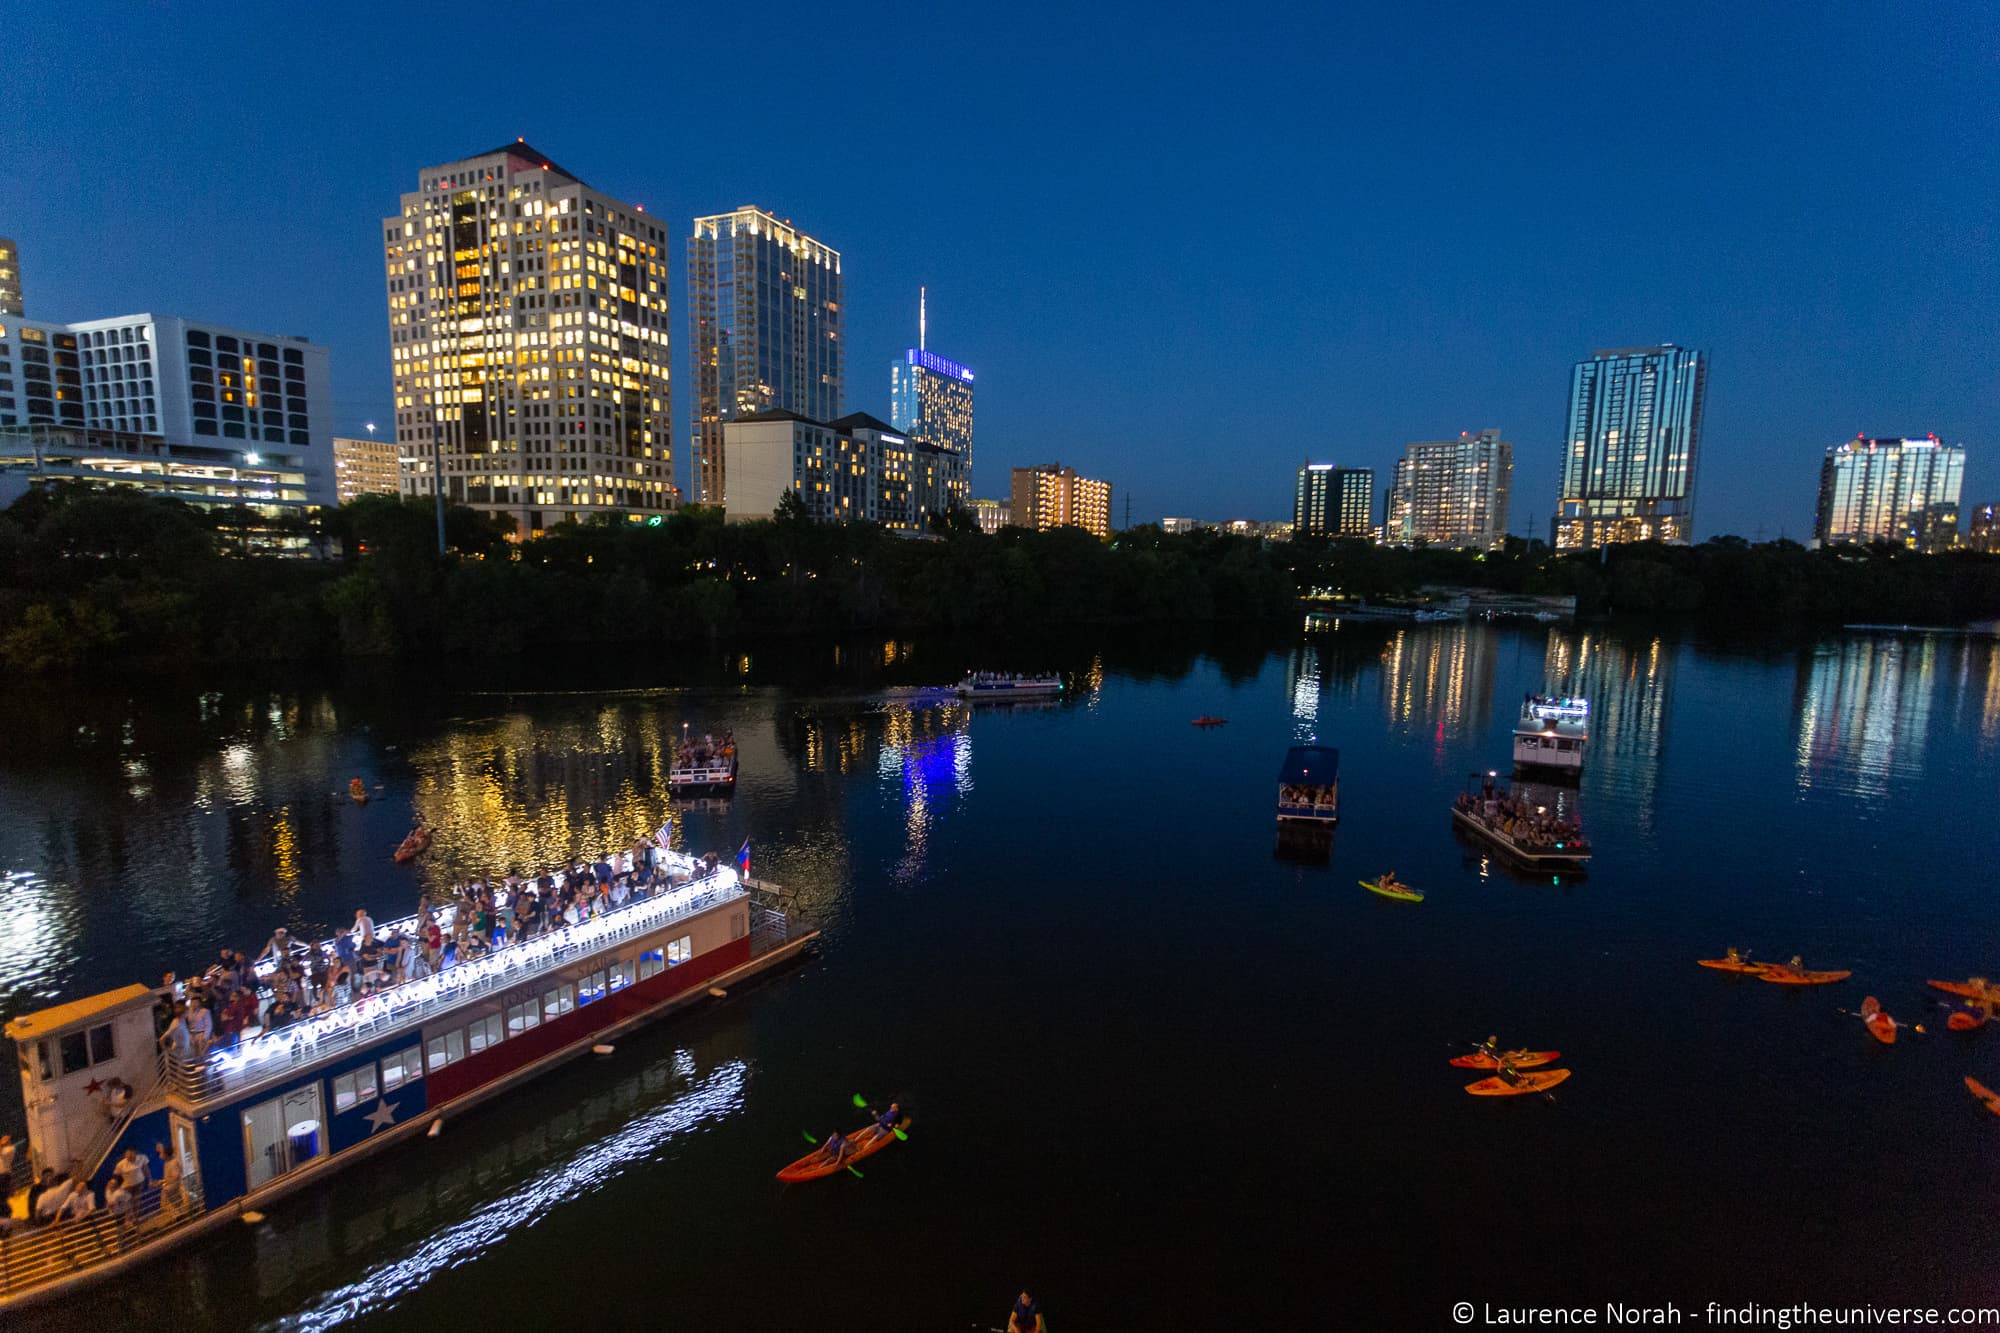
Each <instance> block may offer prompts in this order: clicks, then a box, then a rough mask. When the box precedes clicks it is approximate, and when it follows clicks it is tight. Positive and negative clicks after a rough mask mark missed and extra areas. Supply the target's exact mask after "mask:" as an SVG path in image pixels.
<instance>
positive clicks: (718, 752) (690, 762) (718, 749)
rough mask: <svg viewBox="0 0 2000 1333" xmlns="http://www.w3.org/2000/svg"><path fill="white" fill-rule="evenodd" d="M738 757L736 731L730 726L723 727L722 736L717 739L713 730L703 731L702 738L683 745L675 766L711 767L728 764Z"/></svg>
mask: <svg viewBox="0 0 2000 1333" xmlns="http://www.w3.org/2000/svg"><path fill="white" fill-rule="evenodd" d="M735 757H736V733H735V732H734V731H731V730H730V729H729V728H727V727H724V728H723V729H722V738H721V739H720V740H718V739H716V737H715V734H714V733H713V732H706V731H705V732H703V733H702V736H701V739H700V740H698V741H690V742H688V743H687V744H685V745H683V746H681V748H680V753H679V754H678V755H677V756H676V758H675V763H674V767H676V768H685V767H689V766H692V767H695V768H711V767H714V766H715V765H717V764H727V763H728V762H729V761H730V760H732V759H734V758H735Z"/></svg>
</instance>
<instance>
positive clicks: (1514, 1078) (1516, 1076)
mask: <svg viewBox="0 0 2000 1333" xmlns="http://www.w3.org/2000/svg"><path fill="white" fill-rule="evenodd" d="M1498 1072H1499V1076H1500V1081H1501V1082H1502V1083H1505V1084H1506V1085H1507V1086H1508V1087H1510V1088H1518V1087H1520V1086H1521V1071H1520V1070H1518V1069H1516V1068H1514V1066H1512V1065H1510V1064H1508V1063H1507V1062H1506V1061H1504V1060H1503V1061H1501V1062H1500V1069H1499V1071H1498Z"/></svg>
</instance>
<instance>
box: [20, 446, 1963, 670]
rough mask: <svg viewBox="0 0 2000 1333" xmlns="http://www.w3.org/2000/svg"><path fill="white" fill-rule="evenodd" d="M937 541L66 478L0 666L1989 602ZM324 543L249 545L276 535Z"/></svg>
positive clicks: (1836, 619)
mask: <svg viewBox="0 0 2000 1333" xmlns="http://www.w3.org/2000/svg"><path fill="white" fill-rule="evenodd" d="M932 536H933V540H928V541H913V540H910V539H908V538H903V537H897V536H893V535H891V534H890V533H888V532H886V531H885V530H883V529H881V528H879V527H876V526H874V525H872V524H859V523H857V524H815V523H812V522H810V521H809V520H807V519H805V518H804V517H802V515H801V514H800V513H799V512H797V511H796V510H795V509H788V508H787V507H785V506H782V505H781V506H780V508H779V511H778V513H777V514H776V515H775V516H774V517H773V518H772V519H769V520H765V521H759V522H753V523H728V524H725V523H724V522H723V520H722V516H721V514H719V513H718V512H716V511H714V510H711V509H704V508H701V507H699V506H690V507H687V508H684V509H682V510H680V511H678V512H676V513H674V514H673V515H671V516H668V517H666V518H665V519H664V520H663V521H661V522H660V523H659V525H658V526H652V525H649V524H634V523H629V522H623V521H612V522H605V523H602V524H586V525H581V526H569V527H564V528H561V529H558V530H556V531H555V532H553V533H550V534H549V535H546V536H543V537H540V538H537V539H534V540H532V541H526V542H521V543H515V542H513V541H511V540H509V534H508V532H507V530H506V529H505V527H504V526H502V525H501V524H498V523H495V522H493V521H491V520H489V519H487V518H485V517H484V516H482V515H480V514H478V513H475V512H474V511H472V510H469V509H463V508H457V507H453V508H451V509H448V510H447V513H446V538H447V543H448V545H449V547H450V551H449V554H447V555H444V556H439V555H438V554H437V551H436V520H435V517H434V513H433V510H432V508H431V505H430V503H429V502H428V501H424V500H401V499H398V498H397V497H394V496H365V497H362V498H360V499H357V500H354V501H351V502H349V503H348V504H345V505H342V506H340V507H339V508H337V509H332V510H326V511H323V512H322V513H320V514H318V515H316V516H314V517H313V518H312V519H310V520H289V521H285V522H274V523H268V524H265V523H253V524H252V525H250V526H244V525H243V522H242V519H241V517H240V516H237V515H228V514H219V513H217V512H214V511H209V512H203V511H199V510H196V509H193V508H191V507H189V506H187V505H183V504H181V503H179V502H177V501H173V500H166V499H159V498H155V497H150V496H145V495H140V494H137V493H135V492H127V491H119V490H105V489H91V488H87V487H81V486H62V487H53V488H48V489H38V490H35V491H31V492H29V493H28V494H27V495H25V496H23V497H22V498H21V499H20V500H18V501H16V502H15V503H14V504H13V505H12V506H11V507H9V508H8V509H7V510H5V511H4V512H0V666H4V667H5V668H7V669H8V670H11V671H14V672H16V673H22V674H33V675H40V674H48V673H53V672H61V671H77V670H91V669H97V668H104V667H119V666H139V665H154V664H219V663H239V662H279V661H309V660H310V661H321V660H329V659H341V658H380V657H394V658H403V659H421V658H436V657H442V658H447V659H453V660H457V659H463V658H468V657H494V656H512V655H519V654H524V653H529V652H534V653H557V654H560V653H564V652H582V653H588V652H593V651H600V650H604V649H610V648H617V647H631V646H646V645H667V644H673V643H678V642H685V641H687V640H688V639H689V638H690V637H691V636H699V637H701V638H704V639H706V638H707V637H709V636H713V635H718V634H760V635H802V634H841V633H848V632H852V631H861V630H893V631H898V632H901V631H909V630H940V631H959V630H977V631H981V632H986V633H999V634H1011V633H1030V632H1034V633H1042V632H1046V631H1050V630H1060V629H1064V628H1069V627H1084V626H1116V625H1176V624H1180V625H1200V624H1211V625H1212V624H1216V623H1226V622H1262V623H1280V622H1285V621H1289V620H1292V619H1293V618H1294V617H1296V616H1297V615H1299V614H1300V611H1301V603H1300V600H1299V599H1300V596H1301V594H1304V593H1306V592H1309V591H1312V590H1315V589H1321V590H1326V589H1331V590H1336V591H1338V592H1339V593H1340V594H1342V595H1344V596H1351V597H1359V598H1368V599H1379V598H1388V597H1397V596H1407V595H1410V594H1414V593H1415V592H1416V591H1417V590H1418V589H1420V588H1423V587H1427V586H1435V585H1454V586H1459V587H1469V588H1483V589H1491V590H1494V591H1498V592H1509V593H1528V594H1539V595H1554V596H1573V597H1575V598H1576V608H1577V614H1578V616H1579V617H1580V618H1586V619H1589V618H1596V617H1604V616H1650V617H1669V618H1675V619H1683V620H1695V621H1700V622H1704V623H1713V624H1721V625H1728V626H1742V627H1766V626H1769V627H1782V626H1797V627H1801V628H1811V627H1825V626H1829V625H1835V626H1837V625H1840V624H1846V623H1858V622H1880V623H1894V624H1923V625H1940V626H1943V625H1959V624H1964V623H1967V622H1969V621H1973V620H1977V619H1982V618H1990V617H1993V616H1996V615H2000V556H1995V555H1982V554H1977V553H1972V552H1949V553H1944V554H1937V555H1918V554H1915V553H1913V552H1910V551H1907V550H1904V549H1902V548H1900V547H1894V546H1887V545H1882V546H1873V547H1842V548H1835V549H1831V550H1824V551H1812V550H1808V549H1806V548H1805V547H1803V546H1801V545H1799V544H1798V543H1796V542H1790V541H1774V542H1765V543H1761V544H1755V545H1753V544H1751V543H1749V542H1747V541H1745V540H1743V539H1742V538H1740V537H1717V538H1712V539H1710V540H1709V541H1706V542H1703V543H1701V544H1700V545H1696V546H1687V547H1667V546H1662V545H1659V544H1657V543H1645V544H1638V545H1632V546H1624V547H1614V548H1610V549H1608V550H1605V551H1596V552H1578V553H1562V554H1558V553H1556V552H1553V551H1551V550H1550V549H1549V548H1548V547H1547V546H1546V545H1545V544H1543V543H1541V542H1539V541H1535V542H1530V541H1523V540H1521V539H1519V538H1510V539H1509V540H1508V542H1507V545H1506V547H1505V549H1503V550H1499V551H1492V552H1471V551H1451V550H1442V549H1425V548H1416V549H1406V548H1399V547H1386V546H1375V545H1372V544H1370V543H1366V542H1359V541H1324V540H1298V541H1290V542H1286V541H1267V540H1264V539H1261V538H1257V537H1248V536H1234V535H1230V534H1225V533H1217V532H1196V533H1187V534H1178V535H1170V534H1167V533H1165V532H1163V531H1162V530H1161V529H1160V528H1159V527H1157V526H1155V525H1152V524H1144V525H1141V526H1138V527H1134V528H1130V529H1127V530H1124V531H1121V532H1118V533H1115V534H1113V536H1112V538H1111V539H1110V540H1109V541H1099V540H1097V539H1096V538H1094V537H1092V536H1090V535H1089V534H1088V533H1085V532H1083V531H1081V530H1080V529H1075V528H1062V529H1056V530H1054V531H1049V532H1030V531H1026V530H1023V529H1018V528H1006V529H1003V530H1001V531H1000V532H999V533H998V534H995V535H991V536H989V535H987V534H985V533H982V532H980V531H979V530H978V527H977V525H976V524H975V523H973V522H972V520H971V518H970V516H969V515H966V514H964V513H963V512H953V513H951V514H948V515H945V516H943V517H942V518H941V519H940V520H939V521H938V522H937V523H936V524H935V531H934V532H933V534H932ZM278 538H285V539H290V540H292V541H293V542H295V543H297V542H301V541H303V542H306V543H309V544H311V545H313V546H316V547H318V548H319V549H322V550H330V551H337V552H338V554H337V555H334V556H333V557H332V558H329V559H320V560H301V559H295V558H286V557H281V556H277V555H267V554H255V553H253V552H254V551H255V550H256V549H257V548H258V547H259V546H261V545H269V544H270V543H271V542H272V541H273V539H278Z"/></svg>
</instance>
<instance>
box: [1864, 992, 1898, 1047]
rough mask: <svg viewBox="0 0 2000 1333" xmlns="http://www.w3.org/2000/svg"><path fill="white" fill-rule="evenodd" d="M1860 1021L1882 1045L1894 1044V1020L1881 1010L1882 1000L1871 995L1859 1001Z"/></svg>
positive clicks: (1869, 1033)
mask: <svg viewBox="0 0 2000 1333" xmlns="http://www.w3.org/2000/svg"><path fill="white" fill-rule="evenodd" d="M1861 1023H1862V1026H1863V1027H1866V1028H1867V1029H1868V1035H1869V1036H1871V1037H1873V1038H1874V1039H1875V1040H1877V1041H1879V1042H1881V1043H1882V1044H1883V1045H1884V1046H1894V1045H1895V1044H1896V1020H1895V1019H1893V1018H1891V1017H1889V1015H1887V1014H1885V1013H1883V1012H1882V1002H1881V1001H1880V1000H1878V999H1876V998H1875V997H1874V996H1873V995H1870V996H1869V997H1868V998H1866V999H1864V1000H1863V1001H1862V1002H1861Z"/></svg>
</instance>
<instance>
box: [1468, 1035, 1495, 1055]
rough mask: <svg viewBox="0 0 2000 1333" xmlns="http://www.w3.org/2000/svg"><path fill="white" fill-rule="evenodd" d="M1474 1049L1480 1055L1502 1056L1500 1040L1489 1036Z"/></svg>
mask: <svg viewBox="0 0 2000 1333" xmlns="http://www.w3.org/2000/svg"><path fill="white" fill-rule="evenodd" d="M1472 1049H1473V1050H1474V1051H1476V1052H1477V1053H1479V1054H1480V1055H1498V1054H1500V1038H1499V1037H1497V1036H1489V1037H1487V1039H1486V1040H1485V1041H1482V1042H1480V1043H1479V1044H1478V1045H1477V1046H1475V1047H1473V1048H1472Z"/></svg>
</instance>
